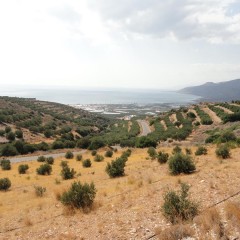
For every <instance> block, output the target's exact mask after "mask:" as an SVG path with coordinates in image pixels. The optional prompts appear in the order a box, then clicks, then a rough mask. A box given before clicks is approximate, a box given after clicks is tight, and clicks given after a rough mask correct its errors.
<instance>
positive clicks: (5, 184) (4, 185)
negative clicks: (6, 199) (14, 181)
mask: <svg viewBox="0 0 240 240" xmlns="http://www.w3.org/2000/svg"><path fill="white" fill-rule="evenodd" d="M10 187H11V181H10V180H9V178H0V191H7V190H8V189H9V188H10Z"/></svg>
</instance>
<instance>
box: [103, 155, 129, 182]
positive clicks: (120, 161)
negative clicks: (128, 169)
mask: <svg viewBox="0 0 240 240" xmlns="http://www.w3.org/2000/svg"><path fill="white" fill-rule="evenodd" d="M126 161H127V160H126V159H125V158H121V157H120V158H117V159H116V160H113V161H112V162H111V163H107V166H106V169H105V171H106V172H107V174H108V175H109V176H110V177H111V178H114V177H120V176H124V168H125V165H126Z"/></svg>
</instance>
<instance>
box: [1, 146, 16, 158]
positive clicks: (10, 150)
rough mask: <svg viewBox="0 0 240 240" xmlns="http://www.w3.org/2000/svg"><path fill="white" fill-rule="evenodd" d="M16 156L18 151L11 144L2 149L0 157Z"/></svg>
mask: <svg viewBox="0 0 240 240" xmlns="http://www.w3.org/2000/svg"><path fill="white" fill-rule="evenodd" d="M17 154H18V151H17V149H16V147H14V146H13V145H11V144H6V145H5V146H4V147H3V148H2V156H6V157H9V156H16V155H17Z"/></svg>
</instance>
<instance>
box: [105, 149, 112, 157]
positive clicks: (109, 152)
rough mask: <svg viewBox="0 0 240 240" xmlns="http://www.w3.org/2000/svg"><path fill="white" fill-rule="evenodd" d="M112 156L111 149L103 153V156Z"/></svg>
mask: <svg viewBox="0 0 240 240" xmlns="http://www.w3.org/2000/svg"><path fill="white" fill-rule="evenodd" d="M112 156H113V151H111V150H107V151H106V153H105V157H109V158H111V157H112Z"/></svg>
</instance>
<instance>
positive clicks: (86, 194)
mask: <svg viewBox="0 0 240 240" xmlns="http://www.w3.org/2000/svg"><path fill="white" fill-rule="evenodd" d="M96 192H97V190H96V188H95V185H94V183H91V184H88V183H84V184H81V183H80V182H74V183H72V185H71V187H70V189H69V190H68V191H65V192H64V193H63V194H62V195H61V196H60V201H61V202H62V204H64V205H67V206H70V207H75V208H86V207H91V206H92V204H93V202H94V198H95V196H96Z"/></svg>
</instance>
